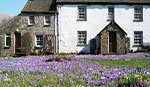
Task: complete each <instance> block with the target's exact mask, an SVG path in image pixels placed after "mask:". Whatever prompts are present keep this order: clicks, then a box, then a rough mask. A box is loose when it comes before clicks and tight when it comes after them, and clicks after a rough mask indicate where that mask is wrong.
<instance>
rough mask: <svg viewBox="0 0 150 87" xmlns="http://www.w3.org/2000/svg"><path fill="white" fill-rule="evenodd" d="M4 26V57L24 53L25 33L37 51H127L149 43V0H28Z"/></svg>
mask: <svg viewBox="0 0 150 87" xmlns="http://www.w3.org/2000/svg"><path fill="white" fill-rule="evenodd" d="M12 26H15V27H12ZM0 30H1V31H0V35H1V37H0V38H1V45H0V46H1V52H2V54H3V55H8V54H19V53H21V52H22V49H23V48H24V47H23V41H22V35H23V34H24V33H26V32H29V33H30V35H31V36H32V43H33V44H32V52H45V51H47V52H49V53H53V54H55V53H58V54H61V53H87V54H125V53H127V51H128V49H130V50H133V51H136V50H141V49H142V46H149V45H150V1H149V0H28V1H27V3H26V5H25V6H24V8H23V10H22V11H21V13H20V14H19V15H18V16H16V17H15V18H14V19H13V20H10V21H9V22H8V23H7V24H4V25H2V26H1V27H0Z"/></svg>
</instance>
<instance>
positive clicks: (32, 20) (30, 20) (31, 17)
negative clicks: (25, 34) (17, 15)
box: [29, 16, 34, 24]
mask: <svg viewBox="0 0 150 87" xmlns="http://www.w3.org/2000/svg"><path fill="white" fill-rule="evenodd" d="M29 22H30V23H31V24H33V23H34V16H29Z"/></svg>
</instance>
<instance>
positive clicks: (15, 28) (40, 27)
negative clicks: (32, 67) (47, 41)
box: [0, 13, 55, 56]
mask: <svg viewBox="0 0 150 87" xmlns="http://www.w3.org/2000/svg"><path fill="white" fill-rule="evenodd" d="M30 15H32V16H35V24H34V25H32V26H29V25H28V17H29V16H30ZM47 15H50V17H51V22H50V26H45V25H44V16H47ZM54 20H55V18H54V14H42V13H34V14H31V13H22V14H20V15H19V16H16V17H15V18H13V19H11V20H10V21H7V22H6V23H3V25H2V26H0V29H1V32H0V35H1V38H2V40H1V43H2V54H3V55H4V56H6V55H13V54H14V53H15V48H14V33H15V32H19V33H21V36H22V35H23V34H24V33H26V32H30V33H31V36H32V39H33V40H32V41H33V42H32V43H33V47H32V49H33V50H35V51H36V50H38V51H39V50H41V49H39V48H38V49H37V48H36V47H35V36H36V35H43V36H44V37H45V35H48V34H51V35H55V33H54V32H55V31H54ZM6 33H11V47H5V34H6Z"/></svg>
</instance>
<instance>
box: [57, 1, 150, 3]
mask: <svg viewBox="0 0 150 87" xmlns="http://www.w3.org/2000/svg"><path fill="white" fill-rule="evenodd" d="M57 3H60V4H61V3H114V4H117V3H118V4H120V3H122V4H150V0H57Z"/></svg>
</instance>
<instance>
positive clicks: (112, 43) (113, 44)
mask: <svg viewBox="0 0 150 87" xmlns="http://www.w3.org/2000/svg"><path fill="white" fill-rule="evenodd" d="M116 52H117V41H116V32H112V31H111V32H109V53H116Z"/></svg>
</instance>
